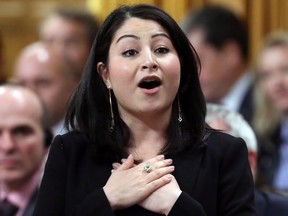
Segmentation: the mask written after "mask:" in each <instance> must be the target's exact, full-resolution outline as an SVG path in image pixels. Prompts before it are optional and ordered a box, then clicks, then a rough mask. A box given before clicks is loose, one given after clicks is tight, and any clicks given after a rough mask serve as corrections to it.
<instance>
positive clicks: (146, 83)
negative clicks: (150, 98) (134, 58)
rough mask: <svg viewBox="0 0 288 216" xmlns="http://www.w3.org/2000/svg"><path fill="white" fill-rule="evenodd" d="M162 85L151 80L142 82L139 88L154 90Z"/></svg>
mask: <svg viewBox="0 0 288 216" xmlns="http://www.w3.org/2000/svg"><path fill="white" fill-rule="evenodd" d="M160 85H161V82H160V80H156V79H150V80H143V81H142V82H140V84H139V87H140V88H144V89H153V88H156V87H158V86H160Z"/></svg>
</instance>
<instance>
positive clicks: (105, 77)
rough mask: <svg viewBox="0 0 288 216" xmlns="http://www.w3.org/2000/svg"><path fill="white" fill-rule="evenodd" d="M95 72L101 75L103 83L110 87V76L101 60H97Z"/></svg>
mask: <svg viewBox="0 0 288 216" xmlns="http://www.w3.org/2000/svg"><path fill="white" fill-rule="evenodd" d="M97 72H98V73H99V75H100V76H101V77H102V79H103V81H104V83H105V84H106V86H107V88H112V86H111V82H110V78H109V72H108V69H107V67H106V66H105V64H104V63H103V62H99V63H98V64H97Z"/></svg>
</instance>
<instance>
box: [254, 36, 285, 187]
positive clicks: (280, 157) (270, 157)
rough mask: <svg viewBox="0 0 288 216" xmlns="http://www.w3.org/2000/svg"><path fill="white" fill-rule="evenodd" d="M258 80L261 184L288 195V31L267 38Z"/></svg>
mask: <svg viewBox="0 0 288 216" xmlns="http://www.w3.org/2000/svg"><path fill="white" fill-rule="evenodd" d="M256 78H257V79H256V81H257V82H256V84H255V90H256V91H255V102H256V103H255V119H254V121H253V123H254V128H255V131H256V133H257V135H258V137H259V138H260V140H261V142H260V144H261V145H260V149H259V159H258V160H259V162H258V164H259V171H258V184H259V185H260V186H263V185H264V186H265V187H266V186H268V187H269V188H272V189H274V190H278V191H282V192H284V191H286V192H288V181H287V178H288V172H287V169H288V32H272V33H270V34H269V35H267V36H266V38H265V40H264V41H263V44H262V47H261V49H260V52H259V55H258V64H257V70H256Z"/></svg>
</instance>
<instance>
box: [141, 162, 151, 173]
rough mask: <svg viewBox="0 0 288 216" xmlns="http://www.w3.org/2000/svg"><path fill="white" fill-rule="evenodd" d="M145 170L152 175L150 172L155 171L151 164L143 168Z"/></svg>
mask: <svg viewBox="0 0 288 216" xmlns="http://www.w3.org/2000/svg"><path fill="white" fill-rule="evenodd" d="M143 170H144V172H146V173H150V172H151V171H152V170H153V168H152V166H151V165H150V164H146V165H145V166H144V167H143Z"/></svg>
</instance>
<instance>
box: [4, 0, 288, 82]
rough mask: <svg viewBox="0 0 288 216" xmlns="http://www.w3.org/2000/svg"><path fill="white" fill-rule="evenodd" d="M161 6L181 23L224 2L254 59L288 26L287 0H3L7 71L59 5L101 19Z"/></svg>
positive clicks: (5, 71) (9, 72)
mask: <svg viewBox="0 0 288 216" xmlns="http://www.w3.org/2000/svg"><path fill="white" fill-rule="evenodd" d="M134 3H150V4H154V5H157V6H159V7H161V8H163V9H164V10H165V11H167V12H168V13H169V14H170V15H172V16H173V17H174V18H175V19H176V21H178V22H181V20H182V19H183V18H184V16H185V15H186V14H187V12H188V11H189V10H191V9H193V8H196V7H201V6H203V5H209V4H220V5H224V6H226V7H228V8H230V9H232V10H233V11H234V12H236V14H238V15H239V16H240V17H241V18H242V19H243V20H244V21H245V22H246V23H247V25H248V29H249V37H250V48H251V54H250V55H251V57H250V59H251V61H253V57H254V55H255V52H256V50H257V46H258V43H259V42H260V41H261V40H262V38H263V36H264V35H265V34H266V33H268V32H270V31H272V30H276V29H286V30H287V29H288V13H286V11H288V1H286V0H58V1H57V0H0V32H1V37H2V40H3V44H2V48H1V49H2V51H3V54H4V55H5V68H4V74H5V75H6V76H7V77H9V75H10V74H11V71H12V67H13V63H14V61H15V58H16V57H17V54H18V53H19V51H20V50H21V49H22V48H23V47H24V46H26V45H27V44H29V43H31V42H33V41H35V40H37V37H38V34H37V32H38V26H39V23H40V21H41V19H42V18H43V17H44V16H45V15H46V14H47V13H48V12H49V11H50V10H51V9H53V8H55V7H57V6H59V5H62V6H63V5H64V6H65V5H73V6H77V7H82V8H86V9H87V10H89V11H90V12H91V13H92V14H93V15H95V16H96V17H97V19H99V20H100V21H103V19H105V17H106V15H107V14H108V13H109V12H110V11H111V10H113V9H114V8H115V7H117V6H119V5H121V4H134Z"/></svg>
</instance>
